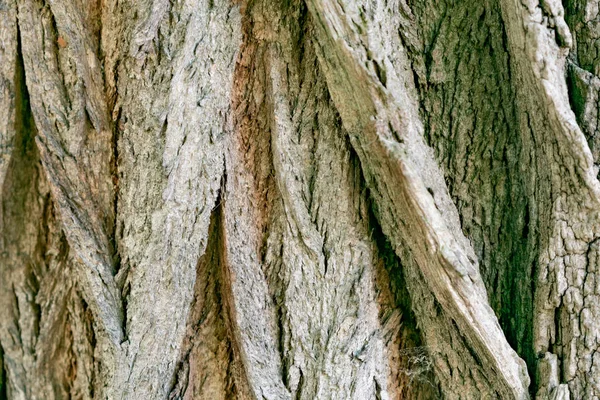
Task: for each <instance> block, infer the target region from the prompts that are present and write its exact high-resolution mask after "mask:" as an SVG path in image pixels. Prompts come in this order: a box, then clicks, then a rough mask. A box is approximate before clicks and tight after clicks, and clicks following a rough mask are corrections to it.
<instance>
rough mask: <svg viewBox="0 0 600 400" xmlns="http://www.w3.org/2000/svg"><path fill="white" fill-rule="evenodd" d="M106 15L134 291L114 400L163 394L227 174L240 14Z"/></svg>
mask: <svg viewBox="0 0 600 400" xmlns="http://www.w3.org/2000/svg"><path fill="white" fill-rule="evenodd" d="M107 10H112V12H114V13H115V15H117V16H119V17H117V18H112V17H108V16H106V15H105V18H104V21H105V24H103V30H104V32H103V34H102V37H103V38H107V41H106V43H105V47H104V48H105V50H104V53H105V54H106V55H107V67H108V71H109V72H108V74H109V75H110V77H109V78H108V79H107V82H108V84H109V87H108V88H107V94H108V95H109V96H111V94H113V93H117V95H118V97H117V98H116V99H115V110H113V117H114V118H118V122H117V123H116V125H117V127H118V129H119V133H118V154H119V160H118V170H119V199H118V210H119V214H120V215H119V216H118V218H119V221H118V224H119V225H118V229H117V233H118V234H117V236H118V238H117V242H118V248H119V254H120V256H121V263H122V271H120V273H119V274H120V276H119V278H120V280H121V279H122V281H123V282H124V285H125V287H126V288H127V295H126V301H127V306H126V307H127V322H126V326H127V329H126V337H127V341H126V342H125V343H124V345H123V354H122V357H121V361H120V364H119V367H118V368H119V375H120V379H121V380H122V385H115V387H113V390H114V391H115V392H114V393H113V395H112V396H113V397H114V398H165V397H167V396H168V394H169V392H170V390H171V388H172V387H173V384H174V381H175V376H174V373H175V368H176V363H177V361H178V357H179V354H180V353H181V342H182V340H183V338H184V336H185V330H186V320H187V318H188V315H189V310H190V305H191V302H192V299H193V293H194V282H195V279H196V276H195V274H196V265H197V263H198V259H199V257H200V256H201V255H202V254H203V253H204V250H205V247H206V244H207V239H208V229H209V221H210V215H211V210H212V208H213V206H214V204H215V202H216V201H217V195H218V191H219V188H220V181H221V176H222V174H223V171H224V158H223V157H224V156H223V138H224V136H225V134H226V133H227V132H229V131H230V127H229V125H228V120H227V115H228V113H229V106H230V105H229V101H230V98H231V90H232V83H233V67H234V62H235V59H236V54H237V50H238V48H239V34H240V26H239V25H240V23H239V9H238V7H237V6H235V5H232V4H229V3H228V2H219V3H218V4H217V3H213V2H211V1H184V2H180V3H177V4H171V3H170V2H167V1H153V2H141V3H136V4H135V6H133V7H131V6H130V5H123V4H120V3H114V4H111V5H109V6H108V7H107ZM123 18H125V19H126V20H129V21H131V22H130V23H126V24H124V23H123ZM109 38H112V39H110V40H109ZM118 38H124V39H125V44H124V45H123V44H120V43H119V41H118ZM111 40H112V41H111ZM206 55H210V56H206ZM115 60H116V61H115ZM115 69H116V73H115ZM112 82H114V84H115V85H116V87H115V88H113V87H110V85H111V84H112ZM136 159H137V160H140V159H141V160H145V161H144V162H136V161H135V160H136Z"/></svg>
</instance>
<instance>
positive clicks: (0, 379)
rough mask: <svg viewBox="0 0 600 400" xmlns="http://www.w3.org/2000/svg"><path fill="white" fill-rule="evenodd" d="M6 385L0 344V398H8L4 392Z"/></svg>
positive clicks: (0, 399)
mask: <svg viewBox="0 0 600 400" xmlns="http://www.w3.org/2000/svg"><path fill="white" fill-rule="evenodd" d="M7 386H8V385H7V382H6V368H5V366H4V351H3V350H2V346H1V345H0V400H8V395H7V393H6V388H7Z"/></svg>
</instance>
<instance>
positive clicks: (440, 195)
mask: <svg viewBox="0 0 600 400" xmlns="http://www.w3.org/2000/svg"><path fill="white" fill-rule="evenodd" d="M309 5H310V10H311V13H312V15H313V17H314V19H315V24H316V26H317V27H318V29H319V31H320V35H319V36H318V38H319V39H320V40H318V41H317V43H318V45H319V46H320V51H319V59H320V61H321V65H322V66H323V68H324V70H325V74H326V76H327V81H328V85H329V89H330V91H331V93H332V96H333V98H334V101H335V103H336V106H337V107H338V110H339V111H340V114H341V116H342V121H343V122H344V126H345V127H346V128H347V129H348V131H349V135H350V138H351V142H352V144H353V146H354V147H355V149H356V150H357V153H358V155H359V157H360V158H361V163H362V166H363V170H364V171H365V177H366V180H367V184H368V185H369V187H370V189H371V192H372V194H373V196H374V199H375V202H376V204H377V206H378V210H377V211H378V212H377V216H378V218H379V220H380V223H381V224H382V228H383V230H384V232H385V233H386V235H388V236H389V237H390V240H391V241H392V243H393V244H394V247H395V250H396V252H397V253H398V255H399V256H400V257H401V258H402V259H403V264H404V265H406V266H407V269H408V270H409V274H407V275H408V276H409V277H410V279H411V280H412V282H410V281H409V283H408V284H409V288H410V290H411V295H413V296H415V297H413V298H418V299H421V296H423V298H431V297H432V295H433V299H435V300H434V302H433V303H429V305H426V304H423V303H425V302H422V303H419V304H418V305H417V307H421V306H423V308H421V309H417V318H423V319H427V322H429V323H431V325H428V326H429V327H430V328H428V329H427V330H426V331H425V332H424V333H425V337H426V341H428V342H431V343H433V342H436V345H438V346H439V344H441V343H444V342H445V341H446V340H451V341H452V342H453V343H452V345H451V344H450V342H446V344H445V345H442V346H440V347H437V346H436V348H433V349H432V351H433V352H434V353H433V354H434V357H435V364H436V372H437V374H438V377H439V378H440V383H441V385H442V387H443V388H444V392H445V393H446V394H447V395H449V396H455V397H461V398H465V397H478V396H481V395H482V394H481V393H482V391H483V392H484V393H485V392H486V391H489V392H488V395H491V396H506V397H508V398H525V397H527V396H528V395H527V386H528V383H529V379H528V377H527V373H526V370H525V366H524V363H523V361H522V360H520V359H519V358H518V356H517V355H516V354H515V353H514V351H513V350H512V349H511V348H510V346H509V345H508V343H507V342H506V339H505V338H504V335H503V333H502V330H501V329H500V327H499V325H498V322H497V320H496V317H495V315H494V313H493V311H492V310H491V308H490V307H489V305H488V304H487V295H486V292H485V287H484V286H483V282H482V280H481V277H480V275H479V271H478V267H477V263H476V262H475V261H474V255H472V250H471V248H470V246H469V245H468V243H467V241H466V239H465V238H464V236H462V234H461V233H460V224H459V222H458V215H457V213H456V210H455V208H454V206H453V205H452V202H451V200H450V198H449V196H448V194H447V189H446V187H445V184H444V182H443V180H442V179H443V178H442V175H441V173H440V172H439V171H438V170H436V169H435V168H431V166H432V165H435V163H431V162H428V161H426V159H428V157H429V156H430V150H429V149H427V148H426V146H425V144H424V143H423V138H422V126H421V125H420V121H419V118H418V115H415V114H416V106H415V104H414V100H413V99H411V94H413V91H414V88H412V89H411V85H412V83H411V80H412V76H410V77H406V76H404V75H396V74H395V73H396V71H394V69H393V66H392V65H390V61H389V59H388V58H387V52H386V51H385V50H386V49H385V46H384V45H381V44H380V43H381V42H379V40H381V36H377V35H375V33H374V32H377V29H376V28H375V27H376V26H377V25H375V24H376V22H372V21H379V20H380V18H384V16H383V15H382V14H378V12H379V13H385V11H386V10H385V8H384V7H383V6H382V5H379V7H377V6H374V7H373V8H372V9H371V10H370V13H365V10H364V9H362V11H361V9H360V8H359V7H354V6H353V5H351V4H346V3H344V13H343V15H342V13H341V8H340V6H339V4H334V3H332V2H328V1H312V2H309ZM352 24H354V25H352ZM356 25H358V26H364V27H365V30H364V32H365V33H364V35H361V30H358V29H356V28H355V26H356ZM369 28H371V29H369ZM369 35H373V36H369ZM384 37H385V36H384ZM371 54H373V55H377V58H376V59H373V60H372V61H371V62H369V61H370V60H369V57H370V55H371ZM378 71H379V72H378ZM382 71H385V72H386V73H385V79H383V78H382V77H383V76H384V74H383V73H382ZM388 90H389V91H388ZM399 105H402V106H403V108H399ZM417 154H418V155H420V156H421V157H423V156H424V158H421V159H419V158H418V157H417V156H416V155H417ZM392 184H393V185H394V186H395V191H391V190H390V187H391V185H392ZM427 189H429V191H428V190H427ZM432 192H433V195H431V194H430V193H432ZM410 225H412V227H411V228H409V229H410V231H411V234H408V229H407V228H408V226H410ZM451 227H453V228H451ZM417 236H421V239H420V240H416V237H417ZM450 249H452V250H450ZM407 256H408V257H407ZM405 258H406V259H408V260H407V262H406V263H405V262H404V260H405ZM435 302H439V306H441V309H442V310H443V314H442V316H443V317H442V318H439V317H435V315H436V314H437V313H436V312H435V311H434V310H435ZM416 303H417V302H415V304H416ZM427 308H429V310H428V309H427ZM446 318H447V319H446ZM421 323H423V320H422V321H421ZM433 325H438V326H439V329H433V328H431V326H433ZM449 326H450V327H452V326H454V327H455V328H454V329H448V327H449ZM447 333H449V334H450V336H449V337H448V336H446V335H447ZM450 338H452V339H450ZM450 349H451V350H450ZM459 354H460V355H459ZM470 357H473V359H472V360H471V361H472V362H470V363H469V364H472V365H469V369H470V373H471V376H469V377H468V378H467V377H465V376H461V377H460V379H456V378H457V376H458V374H453V373H451V372H450V371H452V369H454V368H457V369H458V370H459V371H460V370H463V371H464V372H466V371H467V370H468V369H467V368H465V366H461V365H460V363H461V362H462V361H458V360H463V361H464V360H465V359H469V358H470ZM457 361H458V362H457ZM453 364H454V365H453ZM473 366H476V367H475V368H473ZM461 375H462V374H461Z"/></svg>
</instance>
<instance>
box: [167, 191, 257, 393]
mask: <svg viewBox="0 0 600 400" xmlns="http://www.w3.org/2000/svg"><path fill="white" fill-rule="evenodd" d="M223 201H224V199H223V193H221V194H220V195H219V196H218V197H217V204H216V206H215V208H214V209H213V212H212V214H211V220H210V226H209V229H208V242H207V245H206V251H205V253H204V255H202V257H201V258H200V260H199V261H198V267H197V269H196V284H195V286H194V298H193V300H192V305H191V309H190V316H189V317H188V322H187V328H186V335H185V338H184V342H183V345H182V350H181V351H182V355H181V357H180V358H181V360H180V361H179V366H178V368H177V370H176V372H175V376H176V378H175V379H176V381H175V384H174V387H173V389H172V390H171V392H170V395H169V399H185V400H191V399H207V400H211V399H215V400H218V399H224V400H225V399H234V398H245V397H243V396H241V394H243V393H239V391H238V389H237V387H238V385H240V384H241V386H243V387H247V386H248V384H247V382H243V383H242V382H240V379H241V380H244V381H245V380H246V379H247V378H246V377H245V374H243V373H242V372H243V368H242V364H241V362H240V360H239V356H238V355H234V353H236V351H234V344H233V343H232V332H231V329H232V326H231V319H230V317H229V309H228V307H229V300H227V299H226V297H227V296H230V295H231V294H230V292H229V289H228V286H227V281H226V280H225V278H226V275H225V274H226V265H225V259H224V243H223V241H224V240H225V239H224V237H223V226H222V223H223V204H222V202H223Z"/></svg>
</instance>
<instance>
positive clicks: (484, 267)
mask: <svg viewBox="0 0 600 400" xmlns="http://www.w3.org/2000/svg"><path fill="white" fill-rule="evenodd" d="M411 11H412V12H413V14H414V20H409V21H406V22H403V24H402V25H401V28H400V30H401V32H400V34H401V35H403V36H405V37H406V38H405V39H404V41H405V42H406V43H407V44H408V48H409V50H410V51H409V52H408V54H409V57H410V59H411V66H412V68H413V70H414V71H415V76H417V77H418V78H419V79H418V80H417V83H418V84H417V89H418V90H419V99H420V103H419V112H420V115H421V119H422V120H423V121H424V130H425V137H426V138H427V141H428V144H429V145H430V146H431V147H432V148H433V149H434V150H435V155H436V159H437V161H438V162H439V163H440V165H441V166H442V168H443V172H444V175H445V180H446V184H447V186H448V190H449V192H450V195H451V196H452V199H453V201H454V203H455V204H456V206H457V209H458V212H459V215H460V220H461V228H462V230H463V232H464V234H465V235H466V236H467V237H468V238H469V239H470V241H471V243H472V245H473V247H474V250H475V253H476V255H477V257H478V259H479V263H480V264H479V265H480V270H481V274H482V278H483V280H484V283H485V285H486V288H487V292H488V298H489V301H490V305H491V306H492V308H493V309H494V311H495V313H496V315H497V316H498V319H499V322H500V325H501V327H502V329H503V331H504V333H505V335H506V338H507V340H508V342H509V343H510V344H511V346H512V347H513V348H514V349H515V350H516V351H517V353H518V354H519V355H520V356H521V357H522V358H523V359H524V360H525V361H526V363H527V365H528V370H529V373H530V374H534V373H535V370H536V358H537V356H536V355H535V352H534V350H533V325H532V322H533V288H532V287H531V284H530V283H529V282H530V281H531V279H532V277H533V264H534V262H535V259H536V258H537V255H538V252H537V250H536V249H537V241H536V237H537V236H536V234H535V231H536V220H535V218H536V216H535V214H534V212H535V210H533V209H532V206H531V204H530V203H529V202H528V201H527V194H526V189H525V184H526V180H525V179H524V178H523V171H522V163H521V161H520V157H521V152H522V148H523V144H522V143H521V139H520V136H519V134H518V129H519V126H518V121H517V113H518V110H517V108H516V104H515V103H514V97H515V91H514V88H513V86H512V85H513V83H512V82H511V79H510V78H511V68H512V67H511V65H510V64H509V52H508V48H507V43H506V31H505V29H504V27H503V24H502V17H501V14H500V10H499V6H498V4H496V3H495V2H489V1H483V2H479V1H467V2H466V3H464V2H463V3H453V2H446V1H439V2H435V1H428V2H412V4H411ZM417 29H418V30H419V32H421V30H422V32H423V34H422V35H416V34H414V32H415V30H417ZM473 71H477V73H473ZM530 391H534V389H531V388H530Z"/></svg>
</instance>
